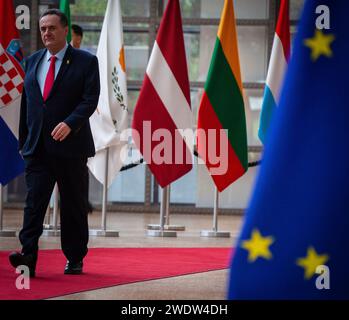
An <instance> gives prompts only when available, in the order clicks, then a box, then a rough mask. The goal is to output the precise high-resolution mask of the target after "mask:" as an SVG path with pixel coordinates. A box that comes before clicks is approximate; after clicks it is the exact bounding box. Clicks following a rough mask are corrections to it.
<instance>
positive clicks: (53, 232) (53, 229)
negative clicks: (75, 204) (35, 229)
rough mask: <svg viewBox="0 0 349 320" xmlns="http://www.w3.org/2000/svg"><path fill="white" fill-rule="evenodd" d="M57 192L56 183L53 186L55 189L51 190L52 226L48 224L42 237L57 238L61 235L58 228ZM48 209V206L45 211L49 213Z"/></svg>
mask: <svg viewBox="0 0 349 320" xmlns="http://www.w3.org/2000/svg"><path fill="white" fill-rule="evenodd" d="M58 199H59V192H58V185H57V183H56V184H55V187H54V189H53V214H52V225H50V224H49V226H48V227H49V229H48V230H44V231H43V235H45V236H47V237H59V236H60V235H61V230H59V227H58V211H59V200H58ZM49 207H50V205H49V206H48V208H47V210H46V214H47V212H49Z"/></svg>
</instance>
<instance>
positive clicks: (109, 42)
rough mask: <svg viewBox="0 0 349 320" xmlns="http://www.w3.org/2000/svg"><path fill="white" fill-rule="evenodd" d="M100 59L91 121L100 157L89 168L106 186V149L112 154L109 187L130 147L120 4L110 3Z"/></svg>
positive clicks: (101, 41)
mask: <svg viewBox="0 0 349 320" xmlns="http://www.w3.org/2000/svg"><path fill="white" fill-rule="evenodd" d="M97 57H98V62H99V74H100V84H101V94H100V96H99V101H98V107H97V110H96V111H95V112H94V114H93V115H92V116H91V118H90V125H91V129H92V135H93V140H94V144H95V148H96V155H95V156H94V157H93V158H90V159H89V161H88V167H89V169H90V170H91V172H92V173H93V175H94V176H95V177H96V179H97V180H98V181H99V182H101V183H102V184H103V183H104V179H105V170H106V168H105V167H106V165H105V163H106V162H105V160H106V149H107V148H108V149H109V152H108V177H107V178H108V180H107V186H108V187H109V186H110V185H111V184H112V182H113V180H114V178H115V176H116V174H117V173H118V172H119V171H120V169H121V167H122V165H123V162H122V158H121V154H122V150H123V148H124V147H125V146H126V145H127V142H126V141H121V140H122V139H121V134H122V132H123V131H124V130H125V129H127V124H128V123H127V122H128V111H127V86H126V65H125V54H124V40H123V31H122V21H121V8H120V1H119V0H109V1H108V5H107V10H106V13H105V16H104V22H103V27H102V32H101V36H100V39H99V44H98V49H97Z"/></svg>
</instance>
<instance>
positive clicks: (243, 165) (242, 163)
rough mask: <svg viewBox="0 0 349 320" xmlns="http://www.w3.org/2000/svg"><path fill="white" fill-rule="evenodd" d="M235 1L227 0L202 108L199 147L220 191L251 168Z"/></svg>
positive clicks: (199, 124) (199, 122)
mask: <svg viewBox="0 0 349 320" xmlns="http://www.w3.org/2000/svg"><path fill="white" fill-rule="evenodd" d="M242 90H243V89H242V81H241V74H240V62H239V53H238V44H237V34H236V26H235V15H234V8H233V0H225V3H224V9H223V12H222V17H221V22H220V25H219V30H218V35H217V40H216V45H215V48H214V51H213V56H212V60H211V65H210V69H209V73H208V77H207V81H206V85H205V91H204V93H203V96H202V100H201V103H200V108H199V116H198V134H197V146H198V154H199V156H200V158H201V159H202V160H203V161H204V162H205V164H206V166H207V168H208V170H209V172H210V174H211V176H212V178H213V180H214V183H215V184H216V186H217V188H218V190H219V191H223V190H224V189H225V188H226V187H228V186H229V185H230V184H231V183H232V182H234V181H235V180H236V179H238V178H239V177H241V176H242V175H243V174H244V173H245V172H246V171H247V168H248V158H247V137H246V119H245V109H244V101H243V93H242V92H243V91H242Z"/></svg>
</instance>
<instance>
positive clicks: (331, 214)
mask: <svg viewBox="0 0 349 320" xmlns="http://www.w3.org/2000/svg"><path fill="white" fill-rule="evenodd" d="M319 5H322V6H327V7H328V9H329V12H330V14H331V24H330V29H322V30H319V29H317V28H316V26H317V24H316V21H317V18H318V16H319V14H317V13H316V11H317V10H316V8H317V7H318V6H319ZM348 12H349V1H331V0H308V1H305V7H304V10H303V14H302V18H301V20H300V24H299V26H298V32H297V36H296V39H295V42H294V46H293V54H292V56H291V59H290V64H289V67H288V70H287V73H286V76H285V80H284V85H283V89H282V91H281V96H280V102H279V108H277V110H276V112H275V115H273V119H272V122H271V126H270V128H269V129H270V131H268V145H267V146H266V148H265V151H264V158H263V163H262V166H261V169H260V172H259V175H258V177H257V181H256V186H255V190H254V193H253V195H252V198H251V202H250V204H249V206H248V209H247V212H246V217H245V222H244V225H243V228H242V232H241V235H240V238H239V240H238V242H237V246H236V249H235V253H234V257H233V258H232V263H231V272H230V279H229V292H228V298H230V299H263V300H265V299H273V300H274V299H292V300H294V299H296V300H300V299H312V300H313V299H337V300H338V299H340V300H342V299H346V300H347V299H349V271H348V270H349V258H348V248H347V244H349V232H348V230H349V209H348V208H349V187H348V181H349V148H348V137H349V104H348V76H349V62H348V61H349V60H348V52H349V41H348V30H347V21H348V18H347V15H348ZM256 230H260V231H262V232H263V235H261V234H257V233H256ZM251 235H252V236H251ZM271 235H272V238H270V239H269V241H266V239H265V237H266V236H271ZM271 240H274V242H273V243H272V244H271ZM320 266H326V270H328V272H327V273H326V275H325V274H318V273H317V272H318V271H319V270H321V268H318V267H320ZM324 276H326V277H329V278H328V279H327V280H328V283H330V286H329V288H322V287H321V288H319V286H318V285H317V284H318V283H319V282H320V281H321V277H324Z"/></svg>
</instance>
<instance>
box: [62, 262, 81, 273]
mask: <svg viewBox="0 0 349 320" xmlns="http://www.w3.org/2000/svg"><path fill="white" fill-rule="evenodd" d="M82 267H83V263H82V261H79V262H70V261H67V264H66V266H65V269H64V274H82Z"/></svg>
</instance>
